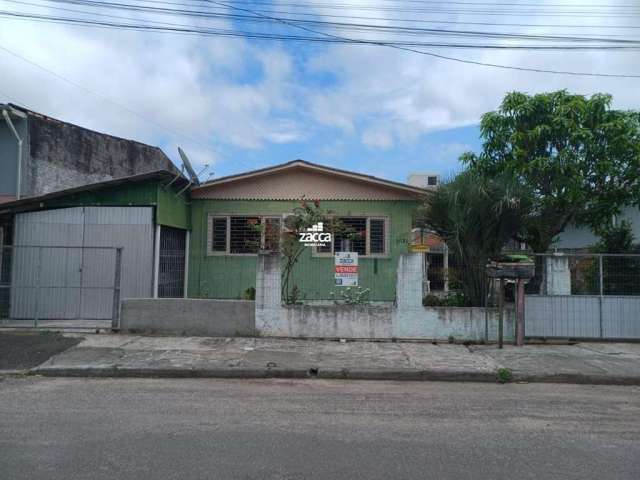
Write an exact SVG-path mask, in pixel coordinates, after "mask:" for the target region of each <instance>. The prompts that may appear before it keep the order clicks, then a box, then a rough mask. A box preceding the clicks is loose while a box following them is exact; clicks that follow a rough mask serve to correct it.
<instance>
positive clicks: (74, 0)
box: [5, 0, 640, 29]
mask: <svg viewBox="0 0 640 480" xmlns="http://www.w3.org/2000/svg"><path fill="white" fill-rule="evenodd" d="M5 1H7V2H10V3H19V4H29V5H36V6H40V5H41V4H40V5H39V4H33V3H28V2H21V1H17V0H5ZM43 1H44V2H46V3H67V4H73V5H81V6H89V7H95V8H105V9H107V8H109V9H111V8H113V9H129V10H134V11H144V12H154V13H166V14H189V15H191V16H198V17H200V16H209V17H212V18H213V17H215V18H233V19H239V20H243V19H247V18H250V16H247V15H238V14H235V15H234V14H228V13H225V12H227V11H228V9H227V8H225V7H219V6H215V5H209V6H208V8H211V9H213V10H206V11H202V10H193V9H192V8H200V9H201V8H207V7H205V5H203V3H205V2H206V0H195V1H196V2H197V3H196V4H195V5H194V4H193V3H185V2H180V3H176V2H169V1H157V0H154V1H152V0H142V1H141V2H140V3H137V4H135V5H131V4H126V3H115V2H106V1H99V0H43ZM144 3H152V4H153V5H169V6H177V7H181V8H179V9H174V8H163V7H152V6H149V5H144ZM231 3H232V2H231ZM42 6H43V7H44V5H42ZM49 8H54V7H49ZM253 11H254V12H259V13H263V14H267V15H272V16H281V15H286V16H287V20H291V21H294V20H295V21H302V20H301V19H298V18H292V17H319V16H321V17H326V18H344V19H352V20H374V21H375V20H380V21H384V22H385V23H388V22H398V23H425V24H450V25H484V26H498V27H501V26H513V27H540V28H565V29H566V28H580V29H583V28H600V29H602V28H605V29H640V25H603V24H599V25H584V24H582V25H575V24H531V23H522V22H518V23H495V22H469V21H458V20H455V21H450V20H426V19H423V18H415V16H414V17H413V18H411V19H406V18H390V17H384V18H383V17H368V16H361V15H332V14H329V13H327V12H326V11H324V9H323V11H322V13H321V14H320V13H318V12H300V11H296V12H283V11H279V10H278V11H274V10H263V9H253ZM252 18H254V20H259V19H260V17H255V16H253V17H252ZM263 20H264V19H263Z"/></svg>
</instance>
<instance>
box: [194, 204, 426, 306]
mask: <svg viewBox="0 0 640 480" xmlns="http://www.w3.org/2000/svg"><path fill="white" fill-rule="evenodd" d="M299 206H300V202H299V201H266V200H262V201H245V200H243V201H234V200H198V199H192V202H191V225H192V235H191V250H190V267H189V268H190V275H189V296H190V297H194V298H241V296H242V294H243V292H244V291H245V290H246V289H248V288H250V287H254V288H255V286H256V255H245V256H233V255H231V256H226V255H222V256H217V255H216V256H212V255H207V216H208V215H209V214H219V215H228V214H234V215H274V214H275V215H282V214H283V213H291V212H292V211H293V209H294V208H295V207H299ZM416 206H417V203H416V202H412V201H321V207H322V208H323V209H325V210H330V211H332V212H334V213H335V214H336V215H342V216H350V215H353V216H358V215H363V216H366V215H369V216H373V215H376V216H386V217H388V222H389V255H388V256H387V257H386V258H376V259H374V258H366V257H360V259H359V282H360V285H361V286H362V287H365V288H370V289H371V299H373V300H377V301H393V299H394V298H395V287H396V269H397V265H398V259H399V258H400V254H401V253H403V252H406V251H407V242H408V238H409V232H410V231H411V219H412V214H413V211H414V209H415V208H416ZM333 271H334V259H333V257H314V256H313V255H312V251H311V248H306V249H305V251H304V253H303V254H302V256H301V257H300V260H299V262H298V264H297V266H296V270H295V271H294V273H293V278H294V283H295V284H296V285H298V287H299V288H300V290H301V291H302V292H303V293H304V298H305V299H308V300H326V299H328V298H330V297H329V292H330V291H332V290H335V288H334V284H333Z"/></svg>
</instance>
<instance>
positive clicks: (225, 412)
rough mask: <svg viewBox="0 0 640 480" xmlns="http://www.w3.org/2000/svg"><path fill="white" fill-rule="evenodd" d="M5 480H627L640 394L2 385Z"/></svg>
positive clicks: (0, 457)
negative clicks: (529, 479)
mask: <svg viewBox="0 0 640 480" xmlns="http://www.w3.org/2000/svg"><path fill="white" fill-rule="evenodd" d="M0 478H2V479H3V480H19V479H29V480H35V479H47V480H51V479H65V480H71V479H109V480H113V479H120V480H122V479H136V480H143V479H154V480H164V479H225V480H226V479H243V480H253V479H319V478H322V479H332V480H333V479H350V480H352V479H367V480H371V479H394V480H395V479H409V478H411V479H414V478H415V479H437V480H441V479H491V480H497V479H502V478H504V479H507V478H509V479H519V480H520V479H528V478H532V479H533V478H535V479H545V480H547V479H563V480H566V479H580V480H585V479H598V480H603V479H607V480H612V479H634V480H635V479H638V478H640V388H637V387H607V386H576V385H543V384H535V385H534V384H531V385H517V384H511V385H492V384H469V383H466V384H465V383H400V382H366V381H364V382H347V381H323V380H305V381H284V380H264V381H260V380H254V381H248V380H244V381H242V380H153V379H144V380H143V379H140V380H138V379H51V378H50V379H45V378H24V379H19V378H6V379H4V380H2V381H0Z"/></svg>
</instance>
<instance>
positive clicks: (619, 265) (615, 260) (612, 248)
mask: <svg viewBox="0 0 640 480" xmlns="http://www.w3.org/2000/svg"><path fill="white" fill-rule="evenodd" d="M639 250H640V248H639V246H638V245H636V244H635V237H634V235H633V230H632V229H631V224H630V223H629V222H628V221H626V220H622V221H621V222H620V223H618V224H613V223H610V224H609V225H608V226H607V227H606V229H603V231H602V233H601V234H600V241H599V242H598V243H597V244H596V245H595V248H594V251H595V252H597V253H638V252H639ZM592 270H593V277H595V278H597V277H596V275H597V273H598V272H597V270H598V266H597V265H595V264H594V266H593V268H592ZM639 275H640V260H639V259H638V258H637V257H616V256H610V257H604V258H603V259H602V286H603V292H604V294H605V295H638V294H639V293H640V282H639V281H638V280H639V279H640V278H639ZM592 284H593V285H597V284H598V282H597V281H593V283H592Z"/></svg>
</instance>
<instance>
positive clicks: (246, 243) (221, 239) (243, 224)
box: [208, 215, 280, 255]
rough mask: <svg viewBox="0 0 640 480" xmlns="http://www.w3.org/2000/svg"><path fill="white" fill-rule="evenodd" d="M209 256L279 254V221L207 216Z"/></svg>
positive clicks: (275, 219)
mask: <svg viewBox="0 0 640 480" xmlns="http://www.w3.org/2000/svg"><path fill="white" fill-rule="evenodd" d="M208 243H209V253H211V254H235V255H251V254H256V253H258V251H260V249H267V250H271V251H278V250H279V246H280V218H278V217H259V216H255V215H251V216H210V217H209V232H208Z"/></svg>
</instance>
